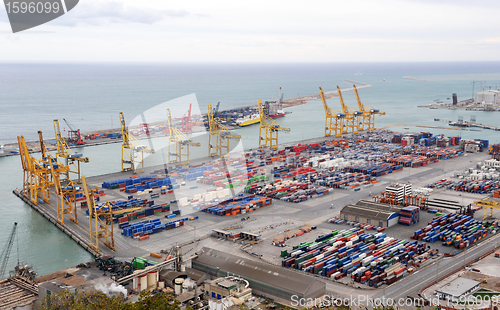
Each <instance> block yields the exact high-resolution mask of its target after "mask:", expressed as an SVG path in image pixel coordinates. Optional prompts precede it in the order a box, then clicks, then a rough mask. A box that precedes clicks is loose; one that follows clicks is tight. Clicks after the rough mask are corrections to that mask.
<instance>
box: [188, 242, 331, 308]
mask: <svg viewBox="0 0 500 310" xmlns="http://www.w3.org/2000/svg"><path fill="white" fill-rule="evenodd" d="M197 254H198V257H197V258H195V259H193V260H192V267H193V268H195V269H197V270H200V271H203V272H205V273H208V274H210V275H212V276H214V277H226V276H228V275H231V276H235V277H240V278H242V279H245V280H246V281H248V283H249V284H250V288H251V289H252V291H253V292H254V293H255V294H258V295H262V296H266V297H269V298H273V299H275V298H279V299H281V300H283V301H288V302H290V301H291V298H292V296H294V295H296V296H298V298H318V297H321V296H323V295H325V294H326V285H325V283H323V282H321V281H319V280H317V279H315V278H314V277H310V276H307V275H302V274H300V273H297V272H294V271H291V270H287V269H284V268H280V267H276V266H272V265H269V264H266V263H263V262H259V261H254V260H251V259H247V258H242V257H239V256H235V255H231V254H228V253H226V252H222V251H217V250H215V249H211V248H207V247H204V248H203V249H202V250H201V252H200V253H197Z"/></svg>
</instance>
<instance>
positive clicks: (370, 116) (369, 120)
mask: <svg viewBox="0 0 500 310" xmlns="http://www.w3.org/2000/svg"><path fill="white" fill-rule="evenodd" d="M352 88H353V89H354V94H355V95H356V100H357V102H358V109H359V111H360V112H359V113H360V114H361V115H360V121H359V130H365V129H367V130H369V131H372V130H375V115H376V114H378V115H385V112H380V111H379V110H377V109H375V108H374V107H370V106H367V105H365V104H363V103H361V100H360V99H359V94H358V89H357V88H356V85H352Z"/></svg>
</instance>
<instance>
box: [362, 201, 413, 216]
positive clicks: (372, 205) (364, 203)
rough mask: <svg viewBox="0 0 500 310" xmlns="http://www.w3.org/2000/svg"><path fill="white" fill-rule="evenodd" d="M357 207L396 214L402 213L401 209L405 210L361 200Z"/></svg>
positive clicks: (400, 207)
mask: <svg viewBox="0 0 500 310" xmlns="http://www.w3.org/2000/svg"><path fill="white" fill-rule="evenodd" d="M356 205H357V206H360V207H366V208H371V209H376V210H382V211H387V212H396V213H401V209H402V208H404V207H403V206H395V205H388V204H385V203H379V202H373V201H370V200H360V201H358V202H357V203H356Z"/></svg>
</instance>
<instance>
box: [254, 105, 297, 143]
mask: <svg viewBox="0 0 500 310" xmlns="http://www.w3.org/2000/svg"><path fill="white" fill-rule="evenodd" d="M259 116H260V129H259V147H267V146H268V144H269V148H270V149H276V148H277V147H278V133H279V132H280V131H284V132H289V131H290V128H283V127H281V126H280V125H279V124H278V122H276V121H275V120H274V119H272V118H270V117H269V116H268V115H266V114H265V113H264V108H263V107H262V100H259ZM263 132H264V135H263ZM273 142H274V144H273Z"/></svg>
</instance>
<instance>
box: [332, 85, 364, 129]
mask: <svg viewBox="0 0 500 310" xmlns="http://www.w3.org/2000/svg"><path fill="white" fill-rule="evenodd" d="M337 94H338V95H339V99H340V106H341V107H342V112H343V113H344V114H345V122H344V127H343V128H342V133H348V132H349V129H350V130H351V132H352V133H353V134H357V133H358V131H359V119H358V117H359V115H360V114H359V113H356V111H354V110H352V109H351V108H349V107H348V106H346V105H345V103H344V98H343V97H342V92H341V90H340V87H339V86H338V85H337Z"/></svg>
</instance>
